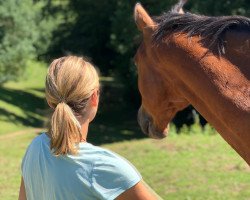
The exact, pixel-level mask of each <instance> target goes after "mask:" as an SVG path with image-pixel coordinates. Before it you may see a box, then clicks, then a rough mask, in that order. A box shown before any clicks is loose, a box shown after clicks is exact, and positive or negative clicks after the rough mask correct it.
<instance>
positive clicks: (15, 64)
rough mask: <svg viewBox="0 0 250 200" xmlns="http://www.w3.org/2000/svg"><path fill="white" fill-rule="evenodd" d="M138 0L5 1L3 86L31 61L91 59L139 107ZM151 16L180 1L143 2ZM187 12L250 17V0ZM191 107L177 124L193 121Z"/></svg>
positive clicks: (193, 4)
mask: <svg viewBox="0 0 250 200" xmlns="http://www.w3.org/2000/svg"><path fill="white" fill-rule="evenodd" d="M136 2H137V1H135V0H105V1H103V0H95V1H93V0H8V1H6V0H0V84H1V83H4V82H6V81H9V80H15V79H18V77H20V76H21V75H22V72H24V70H25V66H26V62H27V61H28V60H31V59H35V60H42V61H46V62H50V61H51V60H52V59H53V58H55V57H59V56H62V55H67V54H77V55H85V56H87V57H89V58H90V60H92V61H93V63H94V64H95V65H97V66H98V67H99V68H100V71H101V73H102V75H104V76H112V77H114V78H115V79H116V80H118V81H119V82H120V83H121V84H123V85H124V89H125V90H124V91H125V92H124V93H123V95H124V98H123V99H124V101H125V102H132V104H133V105H134V106H135V107H138V105H139V102H140V97H139V95H138V91H137V83H136V68H135V66H134V64H133V56H134V54H135V52H136V49H137V48H138V45H139V43H140V33H139V32H138V31H137V29H136V26H135V24H134V21H133V7H134V5H135V3H136ZM140 2H141V3H142V5H143V6H144V7H145V8H146V9H147V10H148V12H149V13H150V15H151V16H155V15H160V14H161V13H163V12H164V11H168V10H169V9H170V8H171V6H173V5H174V4H175V3H176V2H177V1H175V0H167V1H162V0H141V1H140ZM185 10H186V11H189V12H194V13H198V14H204V15H244V16H250V1H249V0H220V1H218V0H206V1H202V0H189V1H188V3H187V4H186V5H185ZM190 110H191V108H188V109H187V110H186V111H184V112H182V113H181V114H179V116H178V117H177V118H176V119H177V120H176V123H177V124H178V123H183V121H185V122H187V123H189V122H192V115H193V114H192V112H190Z"/></svg>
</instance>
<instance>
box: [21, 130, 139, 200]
mask: <svg viewBox="0 0 250 200" xmlns="http://www.w3.org/2000/svg"><path fill="white" fill-rule="evenodd" d="M22 173H23V177H24V182H25V189H26V196H27V199H50V200H53V199H56V200H58V199H72V200H73V199H84V200H92V199H95V200H96V199H114V198H116V197H117V196H118V195H119V194H121V193H122V192H124V191H125V190H127V189H128V188H130V187H132V186H133V185H135V184H136V183H137V182H139V181H140V179H141V176H140V175H139V173H138V172H137V171H136V170H135V168H134V167H133V166H132V165H130V164H129V163H128V161H126V160H124V159H123V158H121V157H120V156H118V155H117V154H115V153H113V152H111V151H109V150H106V149H103V148H100V147H96V146H94V145H92V144H90V143H86V142H81V143H79V149H78V154H77V155H65V156H54V155H53V154H52V153H51V150H50V139H49V137H48V136H47V135H46V134H45V133H43V134H41V135H40V136H37V137H36V138H35V139H34V140H33V141H32V143H31V144H30V146H29V148H28V150H27V152H26V155H25V156H24V159H23V163H22Z"/></svg>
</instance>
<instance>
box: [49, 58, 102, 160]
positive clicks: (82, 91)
mask: <svg viewBox="0 0 250 200" xmlns="http://www.w3.org/2000/svg"><path fill="white" fill-rule="evenodd" d="M98 87H99V76H98V73H97V71H96V69H95V68H94V67H93V65H91V64H90V63H89V62H87V61H85V60H84V59H83V58H82V57H77V56H66V57H61V58H58V59H55V60H54V61H53V62H52V63H51V65H50V67H49V69H48V73H47V76H46V87H45V95H46V100H47V102H48V104H49V106H50V107H51V108H52V109H54V113H53V115H52V117H51V122H50V127H49V132H48V135H49V136H50V138H51V145H50V147H51V149H52V150H53V153H54V154H55V155H64V154H68V153H70V154H76V153H77V147H76V146H77V145H76V144H78V143H79V142H80V141H81V139H82V134H81V125H80V123H79V121H78V119H77V117H83V116H84V111H85V107H86V104H87V101H88V99H89V98H90V97H91V95H92V94H93V91H94V89H96V88H98Z"/></svg>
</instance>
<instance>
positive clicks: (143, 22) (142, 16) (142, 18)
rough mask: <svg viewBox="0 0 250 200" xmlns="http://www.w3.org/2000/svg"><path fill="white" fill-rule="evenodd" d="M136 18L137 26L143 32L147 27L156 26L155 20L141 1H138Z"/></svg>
mask: <svg viewBox="0 0 250 200" xmlns="http://www.w3.org/2000/svg"><path fill="white" fill-rule="evenodd" d="M134 18H135V23H136V25H137V28H138V29H139V30H140V31H142V32H143V31H144V30H145V28H147V27H154V26H155V22H154V21H153V20H152V18H151V17H150V16H149V15H148V13H147V12H146V10H145V9H144V8H143V7H142V5H141V4H140V3H137V4H136V5H135V9H134Z"/></svg>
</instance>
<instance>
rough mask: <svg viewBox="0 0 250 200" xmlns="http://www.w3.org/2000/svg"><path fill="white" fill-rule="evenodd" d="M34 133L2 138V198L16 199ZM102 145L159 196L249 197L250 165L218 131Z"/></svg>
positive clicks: (174, 199) (198, 199) (196, 199)
mask: <svg viewBox="0 0 250 200" xmlns="http://www.w3.org/2000/svg"><path fill="white" fill-rule="evenodd" d="M90 134H91V132H90ZM35 135H36V134H34V132H32V131H27V132H26V133H25V134H19V135H15V136H13V137H12V136H11V135H9V136H7V135H4V136H1V137H0V141H1V146H0V169H1V170H0V185H1V187H0V199H5V200H11V199H17V195H18V188H19V184H20V164H21V158H22V156H23V154H24V152H25V149H26V147H27V146H28V144H29V143H30V141H31V140H32V139H33V138H34V137H35ZM102 146H103V147H104V148H108V149H111V150H113V151H115V152H117V153H119V154H121V155H122V156H124V157H125V158H127V159H128V160H130V161H131V162H132V163H133V164H134V165H135V166H136V167H137V169H138V170H139V171H140V173H141V174H142V176H143V177H144V179H145V181H146V182H147V183H148V184H149V185H150V186H151V187H152V188H153V189H154V190H155V191H156V192H157V193H158V194H159V195H160V196H161V197H162V198H163V199H170V200H210V199H211V200H249V199H250V190H249V188H250V176H249V172H250V169H249V167H248V166H247V164H246V163H245V162H244V161H243V160H242V159H241V158H240V157H239V156H238V155H237V154H236V153H235V152H234V151H233V150H232V149H231V148H230V147H229V146H228V145H227V144H226V143H225V142H224V140H222V139H221V138H220V136H219V135H202V134H191V135H184V134H182V135H178V136H175V135H173V136H170V137H169V138H167V139H164V140H161V141H156V140H151V139H135V140H130V141H122V142H116V143H112V144H105V145H102Z"/></svg>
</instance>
